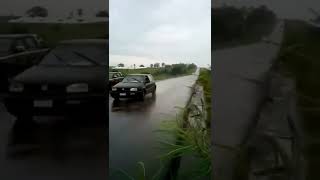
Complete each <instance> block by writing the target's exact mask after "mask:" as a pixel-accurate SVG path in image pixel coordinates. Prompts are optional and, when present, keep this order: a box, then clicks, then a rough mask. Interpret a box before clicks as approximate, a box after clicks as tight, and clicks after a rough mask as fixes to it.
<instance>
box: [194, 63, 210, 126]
mask: <svg viewBox="0 0 320 180" xmlns="http://www.w3.org/2000/svg"><path fill="white" fill-rule="evenodd" d="M197 83H199V84H200V85H201V86H202V87H203V90H204V96H205V102H206V110H207V114H208V117H207V124H208V127H210V122H211V108H212V107H211V98H212V96H211V94H212V79H211V70H208V69H205V68H201V69H200V74H199V78H198V80H197Z"/></svg>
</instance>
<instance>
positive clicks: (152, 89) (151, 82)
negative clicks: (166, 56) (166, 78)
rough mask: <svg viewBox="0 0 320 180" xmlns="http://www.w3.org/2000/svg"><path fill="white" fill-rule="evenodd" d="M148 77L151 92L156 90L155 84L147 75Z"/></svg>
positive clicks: (151, 77)
mask: <svg viewBox="0 0 320 180" xmlns="http://www.w3.org/2000/svg"><path fill="white" fill-rule="evenodd" d="M148 77H149V79H150V90H151V92H153V91H154V90H155V89H156V82H155V81H154V79H153V76H152V75H149V76H148Z"/></svg>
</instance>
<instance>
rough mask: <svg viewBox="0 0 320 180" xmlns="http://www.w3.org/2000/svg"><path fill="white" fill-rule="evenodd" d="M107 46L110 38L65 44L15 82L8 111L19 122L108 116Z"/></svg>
mask: <svg viewBox="0 0 320 180" xmlns="http://www.w3.org/2000/svg"><path fill="white" fill-rule="evenodd" d="M107 45H108V41H107V40H106V39H87V40H69V41H64V42H61V43H60V44H59V45H58V46H57V47H56V48H54V49H53V50H51V51H50V52H49V53H48V54H47V55H46V56H45V57H44V59H43V60H42V61H41V63H40V64H39V65H37V66H34V67H32V68H30V69H28V70H26V71H24V72H23V73H21V74H19V75H18V76H16V77H15V78H14V79H13V81H12V82H11V83H10V87H9V96H8V97H7V98H5V106H6V107H7V109H8V111H9V112H10V113H11V114H13V115H15V116H17V117H18V119H19V117H22V118H24V119H26V118H27V117H32V116H33V115H69V114H70V113H71V114H72V115H75V114H76V115H77V114H82V112H84V113H87V112H89V113H92V112H96V111H99V112H101V113H106V98H107V97H106V94H107V92H108V91H107V78H106V74H107V68H108V46H107Z"/></svg>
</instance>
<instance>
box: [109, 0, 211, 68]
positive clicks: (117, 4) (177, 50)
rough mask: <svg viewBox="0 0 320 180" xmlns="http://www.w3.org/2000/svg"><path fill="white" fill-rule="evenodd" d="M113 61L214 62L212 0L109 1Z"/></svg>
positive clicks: (126, 62) (148, 62) (131, 62)
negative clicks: (212, 53)
mask: <svg viewBox="0 0 320 180" xmlns="http://www.w3.org/2000/svg"><path fill="white" fill-rule="evenodd" d="M109 7H110V9H109V10H110V18H109V23H110V26H109V27H110V30H109V31H110V41H109V42H110V45H109V46H110V64H111V65H117V64H118V63H120V62H121V63H124V64H125V65H126V66H130V65H132V64H136V65H140V64H144V65H147V66H149V65H150V64H151V63H156V62H159V63H162V62H165V63H167V64H172V63H196V64H197V65H200V66H207V65H208V64H210V61H211V56H210V55H211V1H210V0H201V1H195V0H160V1H159V0H157V1H156V0H153V1H152V0H135V1H133V0H110V4H109Z"/></svg>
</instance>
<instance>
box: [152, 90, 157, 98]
mask: <svg viewBox="0 0 320 180" xmlns="http://www.w3.org/2000/svg"><path fill="white" fill-rule="evenodd" d="M155 96H156V89H154V90H153V91H152V97H155Z"/></svg>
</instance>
